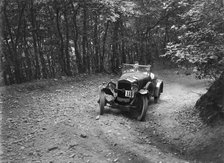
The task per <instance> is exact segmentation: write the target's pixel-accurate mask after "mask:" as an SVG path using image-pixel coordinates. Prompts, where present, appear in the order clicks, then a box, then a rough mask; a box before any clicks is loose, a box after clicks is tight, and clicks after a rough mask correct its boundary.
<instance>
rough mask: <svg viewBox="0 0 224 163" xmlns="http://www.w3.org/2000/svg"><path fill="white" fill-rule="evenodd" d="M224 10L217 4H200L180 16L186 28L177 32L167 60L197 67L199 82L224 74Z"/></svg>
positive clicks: (168, 49) (183, 27)
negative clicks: (204, 78) (202, 79)
mask: <svg viewBox="0 0 224 163" xmlns="http://www.w3.org/2000/svg"><path fill="white" fill-rule="evenodd" d="M223 17H224V7H223V5H222V4H220V3H217V1H196V2H195V3H193V4H192V7H191V8H190V9H189V10H188V11H187V12H186V13H183V14H181V15H180V18H181V20H183V22H184V23H183V24H179V25H178V26H175V28H173V30H175V32H176V33H177V35H178V39H177V40H175V41H173V42H170V43H168V44H167V47H166V48H167V51H166V53H165V55H163V57H168V58H170V59H171V60H172V61H173V62H175V63H177V64H182V65H184V66H187V65H191V66H196V67H195V72H197V75H198V77H199V78H201V77H207V76H208V77H212V78H217V77H218V76H219V75H220V74H221V72H222V71H223V70H224V45H223V41H224V20H223Z"/></svg>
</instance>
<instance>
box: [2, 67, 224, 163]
mask: <svg viewBox="0 0 224 163" xmlns="http://www.w3.org/2000/svg"><path fill="white" fill-rule="evenodd" d="M156 74H159V77H160V78H162V79H163V80H164V82H165V85H164V94H162V96H161V100H160V102H159V103H158V104H151V105H150V106H149V110H148V112H147V117H146V121H144V122H138V121H136V120H135V119H134V118H133V116H132V115H131V114H129V113H125V112H123V113H122V112H120V111H119V110H111V109H110V110H108V111H107V112H106V113H105V114H104V115H103V116H100V118H99V119H96V117H97V116H98V113H99V107H98V104H97V99H98V86H99V84H101V83H102V82H105V81H109V80H110V78H115V79H116V78H117V77H116V76H109V75H102V74H101V75H93V76H90V77H86V76H83V77H77V78H76V79H66V80H64V81H63V82H62V81H60V80H59V81H51V82H49V81H41V82H37V83H30V84H23V85H18V86H11V87H8V88H6V91H4V92H2V94H3V103H2V104H1V105H2V130H1V131H2V132H1V134H2V135H1V137H2V149H3V154H2V160H3V161H2V162H7V161H8V162H21V163H22V162H75V163H76V162H77V163H79V162H80V163H83V162H91V163H96V162H97V163H100V162H133V163H136V162H141V163H142V162H192V161H193V160H196V161H202V162H203V161H209V160H210V161H215V162H216V161H217V162H219V161H221V162H222V161H224V155H223V153H224V151H223V150H218V151H215V153H209V152H208V150H207V152H208V153H207V155H206V156H205V155H203V153H206V147H207V146H209V145H210V144H209V143H206V142H210V143H212V141H210V140H212V139H213V138H214V134H215V133H216V132H215V131H217V130H222V131H223V132H224V130H223V127H222V126H219V127H215V128H211V127H208V126H205V125H203V124H202V123H201V122H200V120H199V119H198V115H197V112H195V111H194V110H193V109H192V106H193V105H194V104H195V102H196V100H197V99H198V98H199V95H200V94H202V93H204V92H205V86H206V82H205V81H197V80H195V79H194V78H193V77H192V76H184V75H177V74H176V73H175V72H174V71H173V70H158V71H157V72H156ZM223 132H219V134H220V137H221V136H222V135H223ZM205 134H207V135H206V136H204V137H203V138H202V135H205ZM220 142H222V143H223V142H224V141H223V137H222V140H221V141H220ZM222 147H223V146H220V147H219V148H220V149H223V148H222ZM196 154H197V155H196ZM209 154H210V155H209Z"/></svg>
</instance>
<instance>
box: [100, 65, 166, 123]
mask: <svg viewBox="0 0 224 163" xmlns="http://www.w3.org/2000/svg"><path fill="white" fill-rule="evenodd" d="M150 67H151V66H150V65H139V64H138V63H136V64H123V66H122V75H121V77H120V78H119V79H118V81H117V82H113V81H110V82H109V83H107V84H106V85H103V86H101V87H100V97H99V101H98V102H99V105H100V115H102V114H103V113H104V109H105V106H106V105H109V106H110V107H113V108H117V109H125V110H127V109H128V110H131V109H135V110H136V111H137V113H138V115H137V116H138V117H137V119H138V120H140V121H142V120H144V118H145V116H146V112H147V109H148V105H149V100H150V98H151V97H154V102H155V103H157V101H158V99H159V97H160V94H161V93H162V92H163V81H162V80H159V79H157V77H155V75H154V74H153V73H152V72H151V71H150ZM108 96H109V97H108Z"/></svg>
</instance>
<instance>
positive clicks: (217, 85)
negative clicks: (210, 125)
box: [195, 71, 224, 122]
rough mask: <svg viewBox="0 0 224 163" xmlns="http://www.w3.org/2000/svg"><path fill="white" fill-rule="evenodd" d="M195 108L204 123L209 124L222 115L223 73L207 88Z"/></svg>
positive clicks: (223, 101) (223, 108)
mask: <svg viewBox="0 0 224 163" xmlns="http://www.w3.org/2000/svg"><path fill="white" fill-rule="evenodd" d="M195 108H196V109H198V110H199V111H200V116H201V118H202V119H203V120H204V121H205V122H211V121H212V120H215V119H216V118H217V117H223V115H224V71H223V72H222V74H221V76H220V78H219V79H218V80H216V81H215V82H214V83H213V84H212V86H211V87H210V88H209V90H208V91H207V93H206V94H204V95H203V96H201V98H200V99H199V100H198V101H197V103H196V105H195Z"/></svg>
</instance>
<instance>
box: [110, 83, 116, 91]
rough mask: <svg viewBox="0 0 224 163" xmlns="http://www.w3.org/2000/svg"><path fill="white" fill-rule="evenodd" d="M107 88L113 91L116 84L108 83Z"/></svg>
mask: <svg viewBox="0 0 224 163" xmlns="http://www.w3.org/2000/svg"><path fill="white" fill-rule="evenodd" d="M108 88H110V89H112V90H114V89H115V88H116V84H115V83H112V82H110V83H108Z"/></svg>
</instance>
